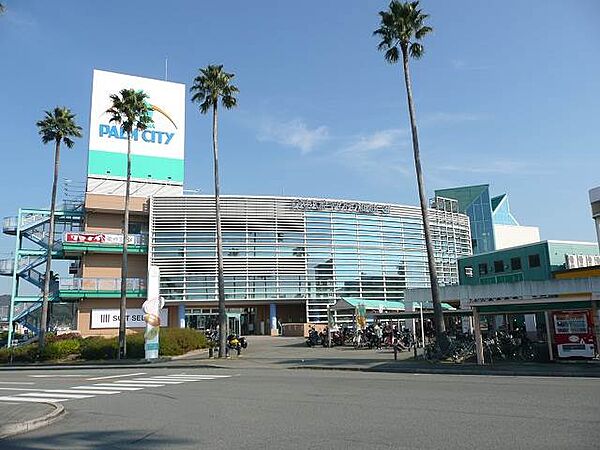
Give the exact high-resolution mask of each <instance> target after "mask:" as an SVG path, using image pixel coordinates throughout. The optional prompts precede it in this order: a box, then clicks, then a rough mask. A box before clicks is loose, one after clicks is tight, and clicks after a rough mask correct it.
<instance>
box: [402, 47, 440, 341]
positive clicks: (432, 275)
mask: <svg viewBox="0 0 600 450" xmlns="http://www.w3.org/2000/svg"><path fill="white" fill-rule="evenodd" d="M402 63H403V65H404V83H405V84H406V96H407V99H408V114H409V116H410V128H411V133H412V143H413V153H414V157H415V171H416V173H417V186H418V189H419V202H420V204H421V216H422V218H423V231H424V233H425V247H426V249H427V264H428V267H429V281H430V284H431V300H432V302H433V320H434V323H435V331H436V343H437V345H439V346H440V348H441V349H442V350H445V349H446V348H447V344H448V337H447V336H446V326H445V324H444V317H443V315H442V304H441V303H440V293H439V289H438V277H437V269H436V267H435V255H434V253H433V243H432V242H431V230H430V228H429V208H428V206H427V197H426V196H425V182H424V181H423V170H422V169H421V155H420V151H419V136H418V131H417V119H416V114H415V106H414V103H413V97H412V87H411V82H410V71H409V67H408V49H407V48H405V47H403V48H402ZM421 326H423V324H421Z"/></svg>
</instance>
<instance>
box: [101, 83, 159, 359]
mask: <svg viewBox="0 0 600 450" xmlns="http://www.w3.org/2000/svg"><path fill="white" fill-rule="evenodd" d="M110 99H111V101H112V106H111V107H110V108H109V109H107V110H106V112H107V113H108V114H110V123H113V122H114V123H116V124H119V125H120V126H121V129H122V130H123V131H124V132H125V133H126V134H127V181H126V182H125V211H124V214H123V260H122V263H121V303H120V315H119V355H118V358H119V359H121V358H125V357H127V342H126V315H127V274H128V271H129V270H128V269H129V267H128V265H127V263H128V261H127V256H128V255H127V246H128V240H129V191H130V186H131V137H132V135H133V132H134V130H135V131H143V130H145V129H146V128H148V127H149V126H150V125H152V124H153V121H152V117H151V115H150V114H151V106H150V105H149V104H148V102H147V101H146V100H147V99H148V95H147V94H146V93H145V92H144V91H136V90H134V89H122V90H121V91H120V92H119V94H113V95H111V96H110Z"/></svg>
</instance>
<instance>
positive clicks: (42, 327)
mask: <svg viewBox="0 0 600 450" xmlns="http://www.w3.org/2000/svg"><path fill="white" fill-rule="evenodd" d="M59 168H60V138H58V139H56V146H55V149H54V178H53V180H52V199H51V201H50V223H49V224H48V253H47V254H46V274H45V276H44V292H43V297H42V317H41V320H40V333H39V349H40V353H41V352H43V351H44V346H45V345H46V329H47V328H48V297H49V294H50V281H51V280H50V275H51V273H52V272H51V269H52V248H53V247H54V210H55V209H56V188H57V185H58V169H59ZM15 270H16V268H15Z"/></svg>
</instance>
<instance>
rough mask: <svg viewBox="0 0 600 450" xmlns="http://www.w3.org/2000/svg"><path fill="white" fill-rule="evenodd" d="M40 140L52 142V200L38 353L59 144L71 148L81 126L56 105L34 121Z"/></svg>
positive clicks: (44, 324) (45, 323) (51, 243)
mask: <svg viewBox="0 0 600 450" xmlns="http://www.w3.org/2000/svg"><path fill="white" fill-rule="evenodd" d="M36 125H37V127H38V132H39V134H40V136H41V137H42V142H43V143H44V144H48V143H50V142H54V178H53V180H52V200H51V202H50V223H49V225H48V227H49V230H48V233H49V234H48V253H47V256H46V274H45V275H44V291H43V296H42V318H41V323H40V333H39V349H40V353H41V352H42V351H43V350H44V345H45V343H46V341H45V338H46V328H47V326H48V295H49V293H50V277H51V271H50V269H51V266H52V249H53V248H54V215H55V208H56V187H57V184H58V170H59V168H60V144H61V143H63V144H65V145H66V146H67V147H68V148H72V147H73V145H75V142H74V141H73V139H72V138H75V137H81V127H80V126H79V125H77V124H76V123H75V114H73V113H72V112H71V110H70V109H69V108H65V107H62V108H60V107H56V108H54V111H52V112H50V111H45V113H44V118H43V119H42V120H38V121H37V123H36Z"/></svg>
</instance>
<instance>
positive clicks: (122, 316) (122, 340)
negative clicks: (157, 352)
mask: <svg viewBox="0 0 600 450" xmlns="http://www.w3.org/2000/svg"><path fill="white" fill-rule="evenodd" d="M130 184H131V133H130V132H127V181H126V183H125V217H124V219H123V261H122V263H121V304H120V313H119V355H118V357H119V359H121V358H126V357H127V342H126V335H127V318H126V315H127V274H128V272H129V266H128V264H127V244H128V241H129V187H130Z"/></svg>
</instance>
